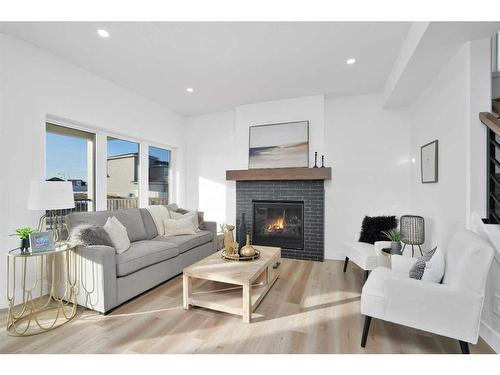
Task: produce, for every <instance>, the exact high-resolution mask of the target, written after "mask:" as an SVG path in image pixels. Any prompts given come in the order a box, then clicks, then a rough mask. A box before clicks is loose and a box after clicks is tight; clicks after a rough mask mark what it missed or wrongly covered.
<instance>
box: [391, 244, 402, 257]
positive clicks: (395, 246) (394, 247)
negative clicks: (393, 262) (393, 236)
mask: <svg viewBox="0 0 500 375" xmlns="http://www.w3.org/2000/svg"><path fill="white" fill-rule="evenodd" d="M391 253H392V254H401V242H400V241H392V242H391Z"/></svg>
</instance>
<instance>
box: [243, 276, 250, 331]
mask: <svg viewBox="0 0 500 375" xmlns="http://www.w3.org/2000/svg"><path fill="white" fill-rule="evenodd" d="M251 319H252V286H251V285H250V283H245V284H243V323H250V320H251Z"/></svg>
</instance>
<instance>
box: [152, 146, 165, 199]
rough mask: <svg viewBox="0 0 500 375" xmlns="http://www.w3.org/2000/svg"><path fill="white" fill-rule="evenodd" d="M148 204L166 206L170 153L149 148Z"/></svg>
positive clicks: (160, 149) (161, 149) (156, 148)
mask: <svg viewBox="0 0 500 375" xmlns="http://www.w3.org/2000/svg"><path fill="white" fill-rule="evenodd" d="M148 159H149V204H150V205H155V204H168V172H169V167H170V151H169V150H165V149H163V148H158V147H153V146H150V147H149V154H148Z"/></svg>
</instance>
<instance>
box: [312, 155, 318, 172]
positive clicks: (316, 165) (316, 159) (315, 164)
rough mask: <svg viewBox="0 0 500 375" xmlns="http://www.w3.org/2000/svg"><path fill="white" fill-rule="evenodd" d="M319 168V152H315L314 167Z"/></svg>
mask: <svg viewBox="0 0 500 375" xmlns="http://www.w3.org/2000/svg"><path fill="white" fill-rule="evenodd" d="M313 168H318V152H314V167H313Z"/></svg>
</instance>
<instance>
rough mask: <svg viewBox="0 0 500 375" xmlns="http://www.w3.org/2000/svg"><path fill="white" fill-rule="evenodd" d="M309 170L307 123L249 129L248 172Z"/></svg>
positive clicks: (261, 126) (290, 123) (252, 127)
mask: <svg viewBox="0 0 500 375" xmlns="http://www.w3.org/2000/svg"><path fill="white" fill-rule="evenodd" d="M308 166H309V121H297V122H286V123H281V124H270V125H257V126H251V127H250V144H249V157H248V168H249V169H256V168H292V167H306V168H307V167H308Z"/></svg>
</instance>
